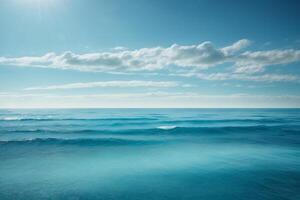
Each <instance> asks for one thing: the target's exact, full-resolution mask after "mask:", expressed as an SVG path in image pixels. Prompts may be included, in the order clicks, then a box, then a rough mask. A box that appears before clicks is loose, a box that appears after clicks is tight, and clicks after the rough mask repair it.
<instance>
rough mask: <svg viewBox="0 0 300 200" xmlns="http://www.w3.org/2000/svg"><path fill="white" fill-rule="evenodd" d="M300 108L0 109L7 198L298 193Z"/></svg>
mask: <svg viewBox="0 0 300 200" xmlns="http://www.w3.org/2000/svg"><path fill="white" fill-rule="evenodd" d="M299 188H300V110H299V109H69V110H55V109H50V110H40V109H39V110H0V199H1V200H6V199H26V200H27V199H30V200H35V199H122V200H123V199H147V200H148V199H157V200H159V199H205V200H209V199H211V200H216V199H220V200H221V199H222V200H226V199H235V200H236V199H245V200H249V199H255V200H259V199H270V200H271V199H272V200H276V199H286V200H288V199H293V200H298V199H300V190H299Z"/></svg>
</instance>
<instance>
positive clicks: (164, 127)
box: [157, 126, 176, 130]
mask: <svg viewBox="0 0 300 200" xmlns="http://www.w3.org/2000/svg"><path fill="white" fill-rule="evenodd" d="M157 128H158V129H162V130H170V129H174V128H176V126H158V127H157Z"/></svg>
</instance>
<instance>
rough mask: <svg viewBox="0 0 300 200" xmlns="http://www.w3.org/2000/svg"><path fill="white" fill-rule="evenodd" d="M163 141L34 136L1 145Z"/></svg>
mask: <svg viewBox="0 0 300 200" xmlns="http://www.w3.org/2000/svg"><path fill="white" fill-rule="evenodd" d="M157 143H161V141H157V140H128V139H116V138H92V139H91V138H78V139H63V138H33V139H22V140H5V141H3V140H2V141H0V145H12V144H18V145H19V144H24V145H26V144H36V145H39V144H43V145H45V144H46V145H60V144H62V145H68V144H69V145H88V146H91V145H104V146H109V145H113V146H115V145H150V144H157Z"/></svg>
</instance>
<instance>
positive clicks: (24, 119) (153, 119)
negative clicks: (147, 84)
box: [0, 117, 159, 121]
mask: <svg viewBox="0 0 300 200" xmlns="http://www.w3.org/2000/svg"><path fill="white" fill-rule="evenodd" d="M137 120H138V121H155V120H159V119H157V118H149V117H124V118H123V117H121V118H114V117H112V118H26V117H4V118H2V119H0V121H137Z"/></svg>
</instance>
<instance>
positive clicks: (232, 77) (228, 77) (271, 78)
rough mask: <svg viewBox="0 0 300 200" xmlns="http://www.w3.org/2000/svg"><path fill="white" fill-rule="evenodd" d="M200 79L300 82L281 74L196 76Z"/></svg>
mask: <svg viewBox="0 0 300 200" xmlns="http://www.w3.org/2000/svg"><path fill="white" fill-rule="evenodd" d="M195 76H197V77H198V78H200V79H203V80H210V81H214V80H217V81H224V80H244V81H259V82H278V81H283V82H299V81H300V78H299V77H298V76H294V75H280V74H263V75H252V74H251V75H249V74H238V73H212V74H195Z"/></svg>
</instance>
